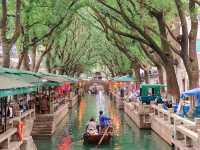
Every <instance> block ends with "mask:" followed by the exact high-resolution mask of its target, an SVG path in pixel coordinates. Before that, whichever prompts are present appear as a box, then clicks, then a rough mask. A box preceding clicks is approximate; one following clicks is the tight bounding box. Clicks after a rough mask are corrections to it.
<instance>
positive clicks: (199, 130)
mask: <svg viewBox="0 0 200 150" xmlns="http://www.w3.org/2000/svg"><path fill="white" fill-rule="evenodd" d="M197 133H198V140H197V143H196V147H200V129H198V130H197Z"/></svg>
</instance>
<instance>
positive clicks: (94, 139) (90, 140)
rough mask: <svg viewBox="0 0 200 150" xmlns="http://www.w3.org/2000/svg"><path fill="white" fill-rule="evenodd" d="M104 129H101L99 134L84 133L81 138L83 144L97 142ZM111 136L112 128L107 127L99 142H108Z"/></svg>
mask: <svg viewBox="0 0 200 150" xmlns="http://www.w3.org/2000/svg"><path fill="white" fill-rule="evenodd" d="M104 131H105V129H103V131H102V132H101V133H99V134H95V135H90V134H88V133H85V134H84V135H83V140H84V144H98V143H99V141H100V140H101V138H102V136H103V135H104ZM112 136H113V128H112V127H109V129H108V130H107V133H105V135H104V138H103V140H102V142H101V144H108V143H109V142H110V140H111V138H112Z"/></svg>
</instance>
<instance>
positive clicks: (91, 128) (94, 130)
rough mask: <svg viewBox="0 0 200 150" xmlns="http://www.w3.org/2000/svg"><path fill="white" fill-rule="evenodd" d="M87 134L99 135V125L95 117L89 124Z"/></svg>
mask: <svg viewBox="0 0 200 150" xmlns="http://www.w3.org/2000/svg"><path fill="white" fill-rule="evenodd" d="M86 132H87V133H88V134H90V135H96V134H98V131H97V124H96V121H95V119H94V118H93V117H92V118H90V121H89V122H88V124H87V127H86Z"/></svg>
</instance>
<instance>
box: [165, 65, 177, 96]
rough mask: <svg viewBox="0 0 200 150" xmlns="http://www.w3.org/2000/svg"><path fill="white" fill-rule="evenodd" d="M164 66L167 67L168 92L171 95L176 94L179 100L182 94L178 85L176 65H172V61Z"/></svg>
mask: <svg viewBox="0 0 200 150" xmlns="http://www.w3.org/2000/svg"><path fill="white" fill-rule="evenodd" d="M164 67H165V71H166V78H167V92H168V93H169V94H170V95H172V96H174V98H175V99H176V100H178V98H179V96H180V89H179V86H178V82H177V78H176V73H175V70H174V67H173V65H170V63H166V64H165V66H164Z"/></svg>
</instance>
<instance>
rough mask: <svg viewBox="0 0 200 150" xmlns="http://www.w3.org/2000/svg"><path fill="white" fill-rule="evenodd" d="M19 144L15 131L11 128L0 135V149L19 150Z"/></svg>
mask: <svg viewBox="0 0 200 150" xmlns="http://www.w3.org/2000/svg"><path fill="white" fill-rule="evenodd" d="M20 145H21V143H20V142H19V140H18V139H17V129H16V128H11V129H8V130H7V131H6V132H4V133H2V134H0V149H7V150H9V149H19V147H20Z"/></svg>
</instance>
